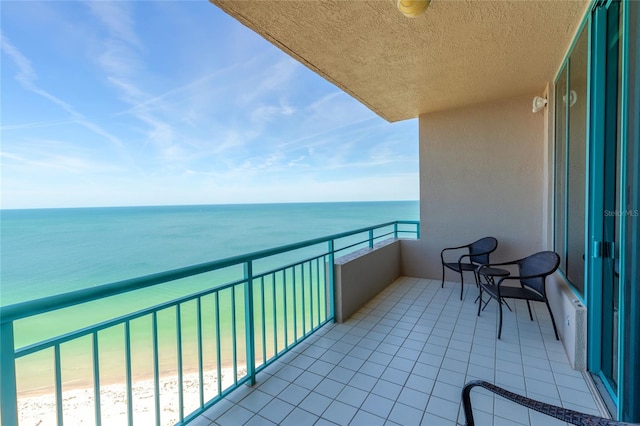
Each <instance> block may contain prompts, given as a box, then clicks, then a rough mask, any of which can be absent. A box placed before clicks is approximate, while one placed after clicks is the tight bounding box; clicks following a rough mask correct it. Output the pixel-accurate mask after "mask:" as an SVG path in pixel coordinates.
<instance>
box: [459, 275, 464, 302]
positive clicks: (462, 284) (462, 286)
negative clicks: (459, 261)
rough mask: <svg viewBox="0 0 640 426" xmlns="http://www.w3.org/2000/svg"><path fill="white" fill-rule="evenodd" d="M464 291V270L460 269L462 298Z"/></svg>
mask: <svg viewBox="0 0 640 426" xmlns="http://www.w3.org/2000/svg"><path fill="white" fill-rule="evenodd" d="M462 293H464V271H460V300H462Z"/></svg>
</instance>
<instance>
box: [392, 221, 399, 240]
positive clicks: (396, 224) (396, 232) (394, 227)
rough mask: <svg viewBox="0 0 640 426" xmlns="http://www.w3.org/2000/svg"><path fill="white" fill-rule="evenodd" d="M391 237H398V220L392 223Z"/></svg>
mask: <svg viewBox="0 0 640 426" xmlns="http://www.w3.org/2000/svg"><path fill="white" fill-rule="evenodd" d="M393 238H394V239H396V240H397V239H398V222H395V223H394V224H393Z"/></svg>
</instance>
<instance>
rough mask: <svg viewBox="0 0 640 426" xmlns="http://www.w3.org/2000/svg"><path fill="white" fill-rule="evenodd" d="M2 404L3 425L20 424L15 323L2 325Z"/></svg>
mask: <svg viewBox="0 0 640 426" xmlns="http://www.w3.org/2000/svg"><path fill="white" fill-rule="evenodd" d="M0 346H1V347H2V355H0V403H1V404H2V418H1V420H2V424H3V425H17V424H18V395H17V387H16V358H15V352H16V351H15V346H14V340H13V321H9V322H6V323H2V325H0Z"/></svg>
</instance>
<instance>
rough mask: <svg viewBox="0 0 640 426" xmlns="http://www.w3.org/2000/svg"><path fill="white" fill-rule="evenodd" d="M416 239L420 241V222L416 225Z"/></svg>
mask: <svg viewBox="0 0 640 426" xmlns="http://www.w3.org/2000/svg"><path fill="white" fill-rule="evenodd" d="M416 238H417V239H420V222H418V223H416Z"/></svg>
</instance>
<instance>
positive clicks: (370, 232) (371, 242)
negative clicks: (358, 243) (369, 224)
mask: <svg viewBox="0 0 640 426" xmlns="http://www.w3.org/2000/svg"><path fill="white" fill-rule="evenodd" d="M369 248H373V229H369Z"/></svg>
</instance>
